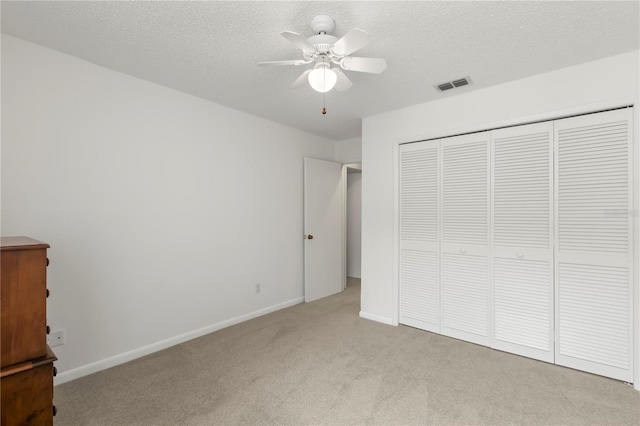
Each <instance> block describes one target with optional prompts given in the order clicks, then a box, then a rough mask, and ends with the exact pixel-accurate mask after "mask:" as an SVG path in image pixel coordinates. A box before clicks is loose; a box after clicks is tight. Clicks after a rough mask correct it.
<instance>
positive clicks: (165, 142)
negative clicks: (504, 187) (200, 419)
mask: <svg viewBox="0 0 640 426" xmlns="http://www.w3.org/2000/svg"><path fill="white" fill-rule="evenodd" d="M304 156H312V157H316V158H324V159H332V158H333V156H334V143H333V142H332V141H328V140H324V139H322V138H319V137H316V136H312V135H310V134H306V133H303V132H300V131H297V130H294V129H291V128H288V127H285V126H282V125H280V124H276V123H273V122H270V121H267V120H264V119H261V118H257V117H255V116H251V115H248V114H245V113H241V112H238V111H235V110H232V109H229V108H226V107H223V106H221V105H217V104H214V103H211V102H208V101H205V100H202V99H199V98H196V97H193V96H190V95H186V94H183V93H180V92H177V91H174V90H171V89H168V88H165V87H162V86H159V85H156V84H153V83H149V82H146V81H143V80H139V79H136V78H133V77H130V76H127V75H124V74H120V73H116V72H113V71H110V70H107V69H105V68H101V67H98V66H95V65H93V64H91V63H88V62H85V61H82V60H79V59H76V58H73V57H71V56H68V55H64V54H61V53H58V52H55V51H53V50H49V49H46V48H43V47H40V46H37V45H34V44H30V43H27V42H24V41H22V40H18V39H16V38H13V37H10V36H6V35H3V36H2V188H1V189H2V235H6V236H9V235H28V236H31V237H33V238H36V239H39V240H42V241H45V242H48V243H50V244H51V249H50V251H49V258H50V259H51V265H50V266H49V269H48V278H49V283H48V285H49V288H50V290H51V293H52V295H51V297H50V298H49V301H48V307H47V309H48V321H49V324H50V325H51V327H52V328H53V329H54V330H57V329H65V330H66V338H67V343H66V345H64V346H61V347H58V348H56V353H57V355H58V357H59V361H58V362H57V363H56V365H57V366H58V369H59V371H60V372H61V374H60V375H59V376H58V383H60V382H62V381H66V380H69V379H71V378H74V377H78V376H80V375H84V374H87V373H90V372H92V371H97V370H99V369H102V368H105V367H108V366H111V365H114V364H117V363H119V362H123V361H127V360H129V359H132V358H135V357H137V356H140V355H144V354H145V353H148V352H152V351H155V350H158V349H161V348H163V347H166V346H169V345H171V344H175V343H178V342H180V341H183V340H186V339H188V338H191V337H196V336H198V335H201V334H204V333H206V332H209V331H212V330H215V329H217V328H220V327H223V326H225V325H229V324H232V323H234V322H237V321H240V320H242V319H247V318H249V317H252V316H255V315H259V314H261V313H264V312H267V311H270V310H274V309H278V308H281V307H284V306H287V305H290V304H294V303H298V302H300V301H302V297H303V270H302V265H303V258H302V255H303V240H302V238H301V236H302V234H303V225H302V205H303V204H302V199H303V193H302V191H303V186H302V176H303V175H302V171H303V161H302V159H303V157H304ZM258 282H260V283H261V287H262V292H261V293H260V294H256V293H255V292H254V288H255V287H254V285H255V283H258Z"/></svg>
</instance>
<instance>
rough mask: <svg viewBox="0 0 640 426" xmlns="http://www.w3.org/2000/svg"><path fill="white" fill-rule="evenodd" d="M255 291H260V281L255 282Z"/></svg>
mask: <svg viewBox="0 0 640 426" xmlns="http://www.w3.org/2000/svg"><path fill="white" fill-rule="evenodd" d="M256 293H260V283H257V284H256Z"/></svg>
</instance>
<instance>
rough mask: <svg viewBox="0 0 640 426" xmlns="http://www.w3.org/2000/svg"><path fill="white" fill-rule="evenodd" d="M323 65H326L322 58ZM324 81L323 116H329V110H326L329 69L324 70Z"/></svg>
mask: <svg viewBox="0 0 640 426" xmlns="http://www.w3.org/2000/svg"><path fill="white" fill-rule="evenodd" d="M322 64H323V65H324V58H322ZM322 79H323V85H324V88H325V91H324V92H322V115H326V114H327V108H326V104H327V91H326V88H327V69H326V68H324V70H323V72H322Z"/></svg>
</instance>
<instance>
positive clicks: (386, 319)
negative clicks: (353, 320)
mask: <svg viewBox="0 0 640 426" xmlns="http://www.w3.org/2000/svg"><path fill="white" fill-rule="evenodd" d="M360 318H364V319H368V320H371V321H376V322H381V323H383V324H387V325H393V320H392V319H391V318H389V317H383V316H382V315H377V314H370V313H369V312H365V311H360Z"/></svg>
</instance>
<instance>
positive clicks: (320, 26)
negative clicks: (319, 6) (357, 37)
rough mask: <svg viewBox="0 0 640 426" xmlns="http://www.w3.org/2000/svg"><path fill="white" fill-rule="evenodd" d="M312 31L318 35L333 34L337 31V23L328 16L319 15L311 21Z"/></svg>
mask: <svg viewBox="0 0 640 426" xmlns="http://www.w3.org/2000/svg"><path fill="white" fill-rule="evenodd" d="M311 29H313V32H314V33H316V34H322V33H325V34H331V33H332V32H333V30H335V29H336V21H334V20H333V18H332V17H331V16H328V15H318V16H316V17H314V18H313V19H312V20H311Z"/></svg>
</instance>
